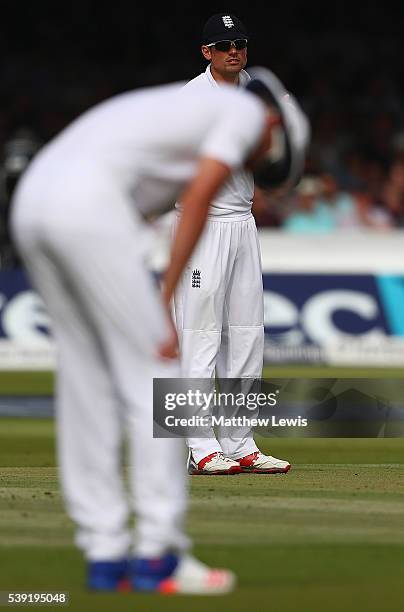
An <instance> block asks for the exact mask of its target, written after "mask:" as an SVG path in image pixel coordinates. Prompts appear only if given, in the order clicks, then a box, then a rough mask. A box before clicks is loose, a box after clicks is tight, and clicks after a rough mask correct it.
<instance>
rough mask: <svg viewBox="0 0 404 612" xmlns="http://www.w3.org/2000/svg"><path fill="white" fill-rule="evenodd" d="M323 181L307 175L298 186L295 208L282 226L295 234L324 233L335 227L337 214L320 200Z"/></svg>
mask: <svg viewBox="0 0 404 612" xmlns="http://www.w3.org/2000/svg"><path fill="white" fill-rule="evenodd" d="M320 194H321V181H320V179H319V178H318V177H316V176H305V177H303V178H302V180H301V181H300V183H299V185H298V186H297V187H296V191H295V200H294V205H295V209H294V210H293V211H292V212H291V213H290V214H289V215H288V216H287V217H286V219H285V220H284V222H283V225H282V228H283V229H284V230H285V231H287V232H291V233H292V232H293V233H295V234H308V233H312V234H319V233H320V234H323V233H325V232H330V231H332V230H334V229H335V227H336V222H335V216H334V214H333V212H332V210H331V209H330V207H329V206H327V205H326V204H324V203H323V202H321V201H320V199H319V196H320Z"/></svg>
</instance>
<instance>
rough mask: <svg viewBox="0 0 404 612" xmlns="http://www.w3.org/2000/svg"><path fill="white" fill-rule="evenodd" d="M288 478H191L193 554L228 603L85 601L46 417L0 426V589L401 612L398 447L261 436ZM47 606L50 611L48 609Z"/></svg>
mask: <svg viewBox="0 0 404 612" xmlns="http://www.w3.org/2000/svg"><path fill="white" fill-rule="evenodd" d="M260 445H261V446H262V448H263V450H270V451H271V452H272V453H273V454H275V455H277V456H280V457H285V458H288V459H289V460H291V461H292V463H293V469H292V470H291V471H290V472H289V474H288V475H287V476H259V475H252V474H251V475H245V474H244V475H238V476H233V477H227V478H224V477H209V478H208V477H206V478H197V477H194V478H192V479H191V504H190V513H189V521H188V529H189V533H190V534H191V535H192V537H193V539H194V542H195V552H196V554H198V555H199V556H200V558H201V559H203V560H205V561H207V562H208V563H211V564H215V565H219V566H220V565H222V566H226V567H231V568H233V569H234V571H235V572H236V573H237V575H238V577H239V586H238V588H237V591H236V592H235V593H234V594H232V595H229V596H225V597H212V598H210V599H209V600H207V599H206V598H201V597H192V598H191V597H183V598H180V597H171V598H163V597H160V596H146V595H141V596H139V595H134V594H129V595H124V594H111V595H99V594H89V593H87V592H86V590H85V588H84V564H83V560H82V558H81V555H80V553H79V552H78V551H77V550H76V549H75V548H74V546H73V544H72V535H73V527H72V523H71V522H70V520H69V519H68V518H67V517H66V515H65V513H64V510H63V506H62V502H61V498H60V493H59V487H58V481H57V471H56V468H55V463H54V432H53V421H51V420H48V419H37V420H35V419H25V418H24V419H18V418H3V419H0V517H1V520H0V559H1V572H0V591H2V590H3V591H4V590H19V591H21V590H27V589H30V590H40V591H46V590H52V591H69V592H70V602H71V603H70V606H69V609H71V610H83V611H84V610H90V609H93V610H97V611H98V610H100V611H104V610H119V611H126V610H141V611H143V610H152V611H153V612H154V611H157V612H158V611H160V610H161V611H163V610H165V611H171V610H179V611H183V610H184V611H185V610H189V609H192V610H195V611H197V612H199V611H200V612H202V611H206V610H212V611H213V610H218V611H219V610H220V611H221V612H227V611H228V612H233V611H243V612H245V611H247V610H249V609H251V610H257V611H258V610H271V611H274V612H289V611H290V612H292V611H293V612H294V611H296V610H299V612H316V611H319V612H323V611H324V612H337V611H338V612H340V611H343V610H344V611H346V612H351V611H352V612H353V611H355V612H358V611H365V610H366V611H379V610H382V609H383V610H386V611H388V612H390V611H391V612H392V611H395V610H397V611H399V610H400V611H401V610H402V609H403V600H404V580H403V573H404V567H403V566H404V439H400V438H392V439H364V438H362V439H314V438H313V439H307V438H306V439H287V438H284V439H275V438H274V439H268V438H266V439H261V440H260ZM52 609H56V608H54V607H52Z"/></svg>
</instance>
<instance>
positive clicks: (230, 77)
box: [210, 64, 240, 85]
mask: <svg viewBox="0 0 404 612" xmlns="http://www.w3.org/2000/svg"><path fill="white" fill-rule="evenodd" d="M210 73H211V75H212V76H213V78H214V79H215V81H216V82H217V83H227V84H228V85H238V84H239V82H240V77H239V73H238V72H237V73H235V74H221V73H220V72H218V71H217V70H215V68H213V66H212V64H211V65H210Z"/></svg>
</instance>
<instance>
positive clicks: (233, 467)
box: [188, 452, 242, 476]
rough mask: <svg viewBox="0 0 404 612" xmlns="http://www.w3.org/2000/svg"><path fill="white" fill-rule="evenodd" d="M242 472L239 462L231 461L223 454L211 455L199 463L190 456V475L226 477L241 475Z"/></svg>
mask: <svg viewBox="0 0 404 612" xmlns="http://www.w3.org/2000/svg"><path fill="white" fill-rule="evenodd" d="M241 471H242V469H241V467H240V464H239V462H238V461H233V459H229V457H226V456H225V455H224V454H223V453H219V452H216V453H211V454H210V455H207V456H206V457H204V458H203V459H201V460H200V461H199V462H198V463H196V461H195V460H194V458H193V456H192V453H190V454H189V459H188V473H189V474H192V475H202V474H205V475H212V476H214V475H216V476H220V475H222V474H223V475H226V474H239V473H240V472H241Z"/></svg>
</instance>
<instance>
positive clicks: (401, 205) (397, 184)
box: [382, 157, 404, 227]
mask: <svg viewBox="0 0 404 612" xmlns="http://www.w3.org/2000/svg"><path fill="white" fill-rule="evenodd" d="M382 197H383V203H384V205H385V207H386V210H387V211H388V212H389V213H390V215H391V217H392V219H393V222H394V225H395V226H397V227H404V159H403V158H401V157H397V159H395V161H394V162H393V163H392V165H391V167H390V170H389V173H388V177H387V181H386V183H385V186H384V190H383V196H382Z"/></svg>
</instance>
